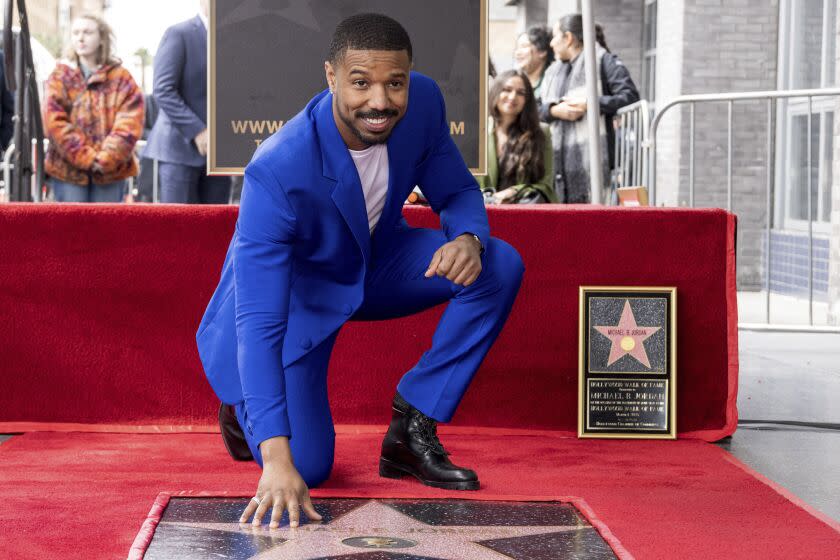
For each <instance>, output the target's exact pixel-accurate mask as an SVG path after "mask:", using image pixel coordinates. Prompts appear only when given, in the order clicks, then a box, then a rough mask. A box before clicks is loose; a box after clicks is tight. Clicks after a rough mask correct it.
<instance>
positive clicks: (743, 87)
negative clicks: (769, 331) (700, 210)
mask: <svg viewBox="0 0 840 560" xmlns="http://www.w3.org/2000/svg"><path fill="white" fill-rule="evenodd" d="M494 3H495V4H500V5H508V4H510V5H511V6H507V7H508V8H515V9H516V14H515V17H514V18H513V21H514V22H516V23H517V24H519V25H522V22H524V21H529V18H528V17H527V16H523V12H524V13H526V14H527V12H529V11H530V10H531V9H532V5H533V9H534V13H535V14H537V15H539V14H541V13H543V12H544V11H546V9H547V14H548V20H547V23H549V24H550V23H553V22H554V21H556V19H557V18H559V17H560V16H562V15H563V14H565V13H573V12H577V11H579V9H580V7H579V4H580V3H579V2H578V1H576V0H519V1H516V0H513V1H512V0H507V1H505V0H499V1H498V2H495V1H492V0H491V5H493V4H494ZM593 4H594V10H595V19H596V21H598V22H599V23H601V24H602V25H603V26H604V29H605V34H606V38H607V42H608V44H609V46H610V48H611V50H613V51H614V52H616V53H617V54H618V55H619V56H620V57H621V59H622V60H623V61H624V62H625V64H626V65H627V67H628V68H629V69H630V72H631V74H632V75H633V77H634V80H635V81H636V83H637V85H638V86H639V89H640V92H641V94H642V97H643V98H645V99H647V100H648V102H649V103H651V106H652V108H653V111H658V110H661V109H662V108H663V107H664V105H665V104H666V103H667V102H668V100H670V99H673V98H675V97H677V96H680V95H689V94H702V93H723V92H745V91H764V90H777V89H780V90H792V89H826V88H832V87H835V86H836V85H837V84H838V77H837V66H838V65H837V64H836V62H837V59H838V52H837V40H836V38H837V35H838V19H840V18H838V9H840V6H838V1H837V0H726V1H723V0H598V1H597V2H593ZM492 13H493V11H492V10H491V14H492ZM494 25H497V22H496V21H493V20H492V19H491V26H490V27H491V35H492V33H493V28H494ZM838 104H840V99H838V97H836V96H814V97H812V98H811V101H810V103H809V101H808V99H807V98H805V97H801V98H791V99H789V100H784V101H779V102H778V103H773V104H770V103H769V102H768V101H767V100H755V101H743V102H741V101H739V102H735V103H733V105H732V113H731V125H732V134H731V138H732V159H731V169H732V174H731V177H732V179H731V188H730V182H729V173H728V169H729V166H730V160H729V150H728V146H729V122H730V114H729V106H728V104H727V103H726V102H722V103H707V104H698V105H696V106H695V110H694V138H693V145H694V166H693V170H691V169H690V163H691V152H690V149H689V148H690V146H691V144H692V139H691V134H690V112H689V108H688V106H677V107H674V108H672V109H669V110H668V111H667V112H666V113H665V114H664V115H663V117H662V120H661V123H660V125H659V127H658V130H657V134H656V145H657V164H656V191H657V192H656V200H657V203H658V204H665V205H667V206H687V205H689V204H690V202H691V199H692V196H691V193H690V192H689V184H690V182H691V181H690V175H691V176H693V183H694V193H693V200H694V205H695V206H697V207H720V208H726V207H727V206H728V204H729V201H730V198H731V204H732V206H731V210H732V211H733V212H734V213H735V214H737V216H738V239H737V249H738V255H737V257H738V287H739V290H741V291H762V290H766V289H767V287H768V286H769V288H770V292H771V293H772V294H781V295H784V296H793V297H798V298H807V297H808V295H809V293H811V292H812V293H813V297H814V300H815V302H816V305H817V306H818V308H819V309H820V310H821V312H820V313H817V314H815V317H814V319H815V322H816V323H827V324H829V325H840V146H838V144H839V143H840V142H836V141H835V139H837V138H838V134H840V123H837V122H836V120H835V118H834V115H835V111H836V110H837V109H838ZM809 147H810V158H809V152H808V150H809ZM692 171H693V173H692ZM809 187H810V191H809ZM809 192H810V204H809V196H808V195H809ZM730 193H731V194H730ZM768 202H769V204H768ZM768 206H769V207H768ZM809 207H810V219H809V214H808V211H809ZM768 224H769V228H770V234H769V236H768V235H767V233H766V231H767V227H768ZM809 230H810V232H811V233H812V239H813V241H812V243H811V244H810V245H809ZM809 254H811V255H812V258H811V259H810V260H811V261H812V264H813V270H812V271H811V268H809ZM768 255H769V258H768ZM809 277H810V278H811V279H810V281H809Z"/></svg>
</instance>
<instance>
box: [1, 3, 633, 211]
mask: <svg viewBox="0 0 840 560" xmlns="http://www.w3.org/2000/svg"><path fill="white" fill-rule="evenodd" d="M200 6H201V7H200V11H199V13H198V14H197V15H196V16H195V17H193V18H192V19H189V20H187V21H184V22H181V23H178V24H176V25H173V26H172V27H170V28H169V29H167V30H166V32H165V33H164V35H163V38H162V39H161V42H160V45H159V46H158V49H157V54H156V56H155V58H154V83H153V93H152V95H146V96H144V94H143V92H142V91H141V89H140V88H139V87H138V85H137V84H136V83H135V81H134V79H133V78H132V76H131V74H130V73H129V72H128V71H127V70H126V69H125V68H124V67H123V66H122V64H121V61H120V60H119V59H118V58H116V57H115V56H114V54H113V44H114V33H113V31H112V29H111V28H110V26H109V25H108V23H107V22H106V21H105V20H104V19H102V18H101V17H99V16H95V15H82V16H79V17H77V18H76V19H75V20H74V21H73V22H72V25H71V34H70V41H69V43H68V44H67V47H66V50H65V53H64V56H65V59H64V60H62V61H61V62H59V63H58V64H57V65H56V67H55V69H54V70H53V72H52V74H51V75H50V76H49V78H48V79H47V81H46V88H45V98H44V99H43V102H42V107H43V113H44V123H45V133H46V135H47V138H48V139H49V149H48V151H47V155H46V161H45V169H46V172H47V174H48V181H47V185H48V188H49V191H50V196H51V197H52V199H53V200H55V201H57V202H120V201H129V202H131V201H141V202H150V201H152V200H153V196H152V192H151V184H152V183H153V182H154V180H155V179H156V180H157V184H158V185H159V189H158V190H159V200H160V202H171V203H210V204H224V203H228V202H231V201H233V202H235V201H236V199H237V198H238V196H237V195H236V193H232V181H231V178H229V177H220V176H210V175H208V173H207V166H206V155H207V149H208V134H207V124H206V123H207V79H206V77H207V62H206V61H207V29H208V21H207V17H208V0H202V1H201V3H200ZM596 39H597V44H596V45H595V52H596V65H597V71H596V76H597V80H598V85H597V91H598V92H599V94H600V96H599V99H598V105H599V109H600V114H601V119H600V123H599V127H598V129H599V131H600V134H599V136H598V139H597V141H598V142H599V143H600V145H601V154H602V158H601V165H600V166H599V168H598V169H591V168H590V161H589V155H588V154H589V143H590V142H591V139H590V135H589V131H588V125H587V107H586V76H585V71H584V56H582V55H583V25H582V18H581V15H580V14H569V15H566V16H564V17H562V18H560V19H559V20H558V21H557V22H555V23H554V25H553V26H551V27H548V26H534V27H532V28H530V29H528V30H526V31H525V32H523V33H521V34H520V35H519V36H518V37H517V40H516V44H515V45H512V47H513V61H514V66H515V68H514V69H513V70H508V71H506V72H503V73H501V74H499V75H496V72H495V70H494V66H493V61H490V63H489V68H490V78H489V79H490V87H489V93H488V108H489V110H488V113H489V117H488V119H489V121H488V126H487V138H486V142H487V173H486V175H482V176H478V177H477V180H478V183H479V186H480V187H481V189H482V191H483V193H484V197H485V201H486V202H487V203H488V204H534V203H589V202H592V201H591V200H590V179H591V177H592V175H593V173H600V174H601V177H602V179H603V182H604V183H608V182H609V181H608V179H609V176H610V171H611V169H612V167H613V166H614V164H615V162H614V161H613V153H614V148H615V142H616V140H615V131H614V127H613V117H614V116H615V114H616V112H617V111H618V110H619V109H620V108H622V107H625V106H627V105H630V104H632V103H634V102H636V101H638V99H639V93H638V90H637V88H636V86H635V84H634V83H633V80H632V78H631V76H630V73H629V71H628V70H627V67H626V66H625V65H624V64H623V63H622V62H621V59H620V58H619V57H618V55H616V54H615V53H613V52H611V51H610V49H609V47H608V46H607V42H606V37H605V34H604V29H603V28H602V27H601V26H600V25H596ZM8 97H9V95H8V92H5V97H4V103H3V104H2V106H1V107H0V109H2V123H6V124H8V122H11V116H10V114H9V113H10V111H11V110H12V106H11V103H10V102H9V101H10V99H7V98H8ZM7 121H8V122H7ZM8 128H9V127H8V126H6V127H5V128H4V129H3V130H2V131H0V141H2V143H3V145H2V146H0V147H2V148H3V149H5V148H6V144H7V143H8V137H9V136H10V135H9V134H8V132H9V131H8V130H7V129H8ZM141 139H143V140H145V146H143V147H142V148H140V147H138V141H139V140H141ZM138 156H139V159H138ZM155 175H156V177H155ZM138 176H139V177H138ZM132 177H137V179H136V186H135V188H134V189H133V192H130V190H131V189H129V188H128V185H129V183H128V179H129V178H132ZM595 202H602V201H595Z"/></svg>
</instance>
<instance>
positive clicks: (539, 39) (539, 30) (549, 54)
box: [522, 25, 554, 66]
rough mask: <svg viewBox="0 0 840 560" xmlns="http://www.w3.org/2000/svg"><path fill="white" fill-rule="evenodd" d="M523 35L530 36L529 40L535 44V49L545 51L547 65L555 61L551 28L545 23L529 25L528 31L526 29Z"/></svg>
mask: <svg viewBox="0 0 840 560" xmlns="http://www.w3.org/2000/svg"><path fill="white" fill-rule="evenodd" d="M522 35H526V36H527V37H528V42H529V43H531V44H532V45H534V48H535V49H537V50H538V51H539V52H544V53H545V55H546V56H545V65H546V66H548V65H549V64H551V63H552V62H554V49H553V48H551V39H552V33H551V29H549V28H548V27H546V26H545V25H534V26H532V27H529V28H528V30H527V31H524V32H523V33H522Z"/></svg>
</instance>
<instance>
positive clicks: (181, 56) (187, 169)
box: [143, 0, 230, 204]
mask: <svg viewBox="0 0 840 560" xmlns="http://www.w3.org/2000/svg"><path fill="white" fill-rule="evenodd" d="M207 2H208V0H201V12H200V13H199V14H198V15H197V16H195V17H194V18H192V19H189V20H187V21H184V22H181V23H179V24H177V25H173V26H172V27H170V28H169V29H167V30H166V32H165V33H164V34H163V38H162V39H161V40H160V45H159V46H158V50H157V53H155V79H154V97H155V101H156V102H157V105H158V109H159V111H160V112H159V115H158V118H157V120H156V121H155V124H154V127H153V128H152V131H151V133H150V134H149V139H148V144H147V145H146V149H145V150H144V152H143V157H144V158H147V159H151V160H155V159H156V160H158V162H159V164H158V172H159V174H160V175H159V181H160V200H161V202H179V203H187V202H189V203H202V204H227V202H228V200H229V198H230V177H218V176H216V177H209V176H208V175H207V161H206V156H207V125H206V124H205V123H206V121H207Z"/></svg>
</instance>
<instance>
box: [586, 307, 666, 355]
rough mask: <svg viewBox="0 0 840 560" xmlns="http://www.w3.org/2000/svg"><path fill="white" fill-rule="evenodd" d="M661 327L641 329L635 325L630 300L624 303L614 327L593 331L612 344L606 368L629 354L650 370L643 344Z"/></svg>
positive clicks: (598, 327) (600, 327)
mask: <svg viewBox="0 0 840 560" xmlns="http://www.w3.org/2000/svg"><path fill="white" fill-rule="evenodd" d="M661 328H662V327H642V326H639V325H637V324H636V318H635V317H634V316H633V310H632V309H631V308H630V300H629V299H628V300H625V301H624V310H623V311H622V312H621V319H619V321H618V324H617V325H615V326H596V327H595V330H596V331H598V332H599V333H601V334H602V335H604V336H605V337H607V338H609V339H610V341H611V342H612V346H611V347H610V357H609V359H608V360H607V366H611V365H613V364H614V363H615V362H617V361H618V359H619V358H621V357H622V356H624V355H626V354H629V355H631V356H632V357H634V358H635V359H636V360H638V361H639V362H640V363H641V364H643V365H644V366H645V367H646V368H648V369H650V361H649V360H648V356H647V352H645V345H644V344H643V342H644V341H645V340H646V339H648V338H650V337H651V336H652V335H653V334H654V333H656V331H658V330H659V329H661Z"/></svg>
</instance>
